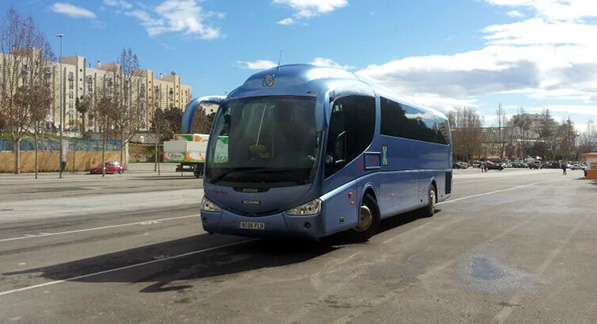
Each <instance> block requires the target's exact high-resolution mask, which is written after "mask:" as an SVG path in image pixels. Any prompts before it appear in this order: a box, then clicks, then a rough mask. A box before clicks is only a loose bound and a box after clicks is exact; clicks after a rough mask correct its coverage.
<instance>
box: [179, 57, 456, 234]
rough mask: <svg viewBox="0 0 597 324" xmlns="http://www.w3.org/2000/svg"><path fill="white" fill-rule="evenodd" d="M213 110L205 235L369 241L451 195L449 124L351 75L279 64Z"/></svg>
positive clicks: (189, 115)
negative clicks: (339, 236)
mask: <svg viewBox="0 0 597 324" xmlns="http://www.w3.org/2000/svg"><path fill="white" fill-rule="evenodd" d="M204 102H209V103H217V104H218V105H219V106H220V107H219V109H218V113H217V116H216V118H215V121H214V124H213V127H212V131H211V134H210V139H209V144H208V148H207V155H206V163H205V173H204V174H205V176H204V191H205V195H204V197H203V200H202V203H201V221H202V223H203V228H204V229H205V230H206V231H207V232H209V233H228V234H236V235H245V236H285V237H289V236H295V237H305V238H313V239H317V238H321V237H324V236H327V235H330V234H334V233H337V232H341V231H348V232H349V233H350V235H351V236H352V237H353V239H354V240H357V241H364V240H367V239H368V238H369V237H371V236H372V235H373V234H375V232H376V231H377V227H378V225H379V223H380V220H381V219H384V218H387V217H391V216H394V215H397V214H400V213H404V212H407V211H412V210H417V209H418V210H420V212H421V214H422V215H424V216H432V215H433V213H434V211H435V205H436V203H437V202H440V201H443V200H445V199H447V198H448V197H449V196H450V193H451V188H452V161H451V160H452V146H451V140H450V129H449V124H448V120H447V119H446V117H445V116H444V115H443V114H441V113H439V112H437V111H434V110H431V109H427V108H422V107H419V106H416V105H413V104H409V103H407V102H405V101H403V100H400V99H398V98H397V97H396V96H394V95H393V94H391V93H389V92H388V91H387V90H384V89H380V88H378V87H376V86H374V85H372V84H370V83H367V82H364V81H363V80H361V79H359V77H358V76H356V75H355V74H354V73H351V72H348V71H344V70H340V69H334V68H328V67H316V66H311V65H283V66H280V67H278V68H274V69H270V70H267V71H263V72H260V73H256V74H254V75H253V76H251V77H250V78H249V79H248V80H246V82H245V83H244V84H243V85H241V86H240V87H238V88H237V89H235V90H234V91H232V92H231V93H230V94H229V95H228V96H227V97H225V98H224V97H204V98H199V99H196V100H194V101H193V102H191V103H190V104H189V106H188V107H187V109H186V111H185V116H184V125H183V126H186V127H183V128H186V129H187V131H188V129H189V128H190V124H191V121H192V118H193V114H194V111H195V109H196V108H197V107H198V106H199V105H200V104H201V103H204Z"/></svg>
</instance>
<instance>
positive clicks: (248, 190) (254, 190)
mask: <svg viewBox="0 0 597 324" xmlns="http://www.w3.org/2000/svg"><path fill="white" fill-rule="evenodd" d="M242 191H243V192H259V189H257V188H243V189H242Z"/></svg>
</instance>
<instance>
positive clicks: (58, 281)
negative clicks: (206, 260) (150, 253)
mask: <svg viewBox="0 0 597 324" xmlns="http://www.w3.org/2000/svg"><path fill="white" fill-rule="evenodd" d="M256 240H258V239H249V240H243V241H239V242H234V243H229V244H224V245H220V246H215V247H210V248H207V249H203V250H197V251H191V252H187V253H183V254H178V255H174V256H170V257H164V258H160V259H155V260H150V261H145V262H141V263H136V264H131V265H127V266H124V267H119V268H114V269H108V270H104V271H98V272H94V273H88V274H84V275H80V276H76V277H71V278H67V279H62V280H55V281H50V282H46V283H42V284H39V285H33V286H28V287H23V288H18V289H13V290H7V291H2V292H0V296H5V295H9V294H13V293H16V292H20V291H25V290H31V289H35V288H41V287H47V286H52V285H56V284H59V283H63V282H68V281H75V280H80V279H85V278H89V277H95V276H99V275H103V274H106V273H111V272H116V271H120V270H126V269H131V268H136V267H141V266H145V265H148V264H154V263H158V262H164V261H168V260H173V259H178V258H183V257H186V256H189V255H194V254H199V253H203V252H209V251H213V250H218V249H223V248H227V247H230V246H235V245H240V244H243V243H247V242H251V241H256Z"/></svg>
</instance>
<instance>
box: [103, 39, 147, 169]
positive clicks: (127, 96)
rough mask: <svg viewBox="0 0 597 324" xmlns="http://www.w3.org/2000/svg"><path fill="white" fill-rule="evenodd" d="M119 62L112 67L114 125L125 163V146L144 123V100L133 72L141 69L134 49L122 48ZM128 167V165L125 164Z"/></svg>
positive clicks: (122, 159)
mask: <svg viewBox="0 0 597 324" xmlns="http://www.w3.org/2000/svg"><path fill="white" fill-rule="evenodd" d="M117 63H118V64H116V66H115V68H114V69H112V71H111V72H112V75H113V78H114V82H115V85H114V92H113V94H114V96H113V99H114V104H115V106H116V107H117V109H115V110H114V112H113V113H114V127H115V130H116V132H117V133H118V139H119V141H120V161H121V163H123V164H124V162H125V161H124V159H125V156H124V148H125V146H126V144H127V143H128V142H129V141H130V140H131V139H132V138H133V137H134V136H135V134H137V132H138V131H139V129H140V127H141V125H142V124H143V111H144V104H145V103H144V101H143V100H142V98H141V94H140V91H139V89H140V84H139V83H138V82H135V79H136V78H135V77H134V75H133V72H134V71H135V70H138V69H139V59H138V58H137V55H136V54H134V53H133V51H132V50H131V49H130V48H129V49H124V50H122V53H121V54H120V57H119V59H118V62H117ZM125 167H126V168H128V165H126V164H125Z"/></svg>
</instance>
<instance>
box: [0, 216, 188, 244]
mask: <svg viewBox="0 0 597 324" xmlns="http://www.w3.org/2000/svg"><path fill="white" fill-rule="evenodd" d="M191 217H199V215H186V216H178V217H168V218H160V219H153V220H146V221H140V222H134V223H126V224H117V225H107V226H100V227H91V228H83V229H78V230H72V231H64V232H55V233H39V234H25V235H24V236H19V237H11V238H5V239H0V242H9V241H17V240H24V239H30V238H38V237H46V236H55V235H64V234H74V233H81V232H90V231H99V230H103V229H108V228H117V227H126V226H134V225H154V224H159V223H161V222H165V221H171V220H176V219H184V218H191Z"/></svg>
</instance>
